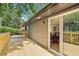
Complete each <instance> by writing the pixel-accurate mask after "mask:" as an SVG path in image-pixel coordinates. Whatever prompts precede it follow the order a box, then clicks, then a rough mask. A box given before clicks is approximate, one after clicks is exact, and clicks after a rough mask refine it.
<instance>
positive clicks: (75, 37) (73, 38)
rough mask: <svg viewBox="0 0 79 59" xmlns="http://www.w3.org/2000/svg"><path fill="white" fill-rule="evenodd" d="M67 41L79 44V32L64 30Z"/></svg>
mask: <svg viewBox="0 0 79 59" xmlns="http://www.w3.org/2000/svg"><path fill="white" fill-rule="evenodd" d="M63 39H64V41H65V42H69V43H74V44H79V32H64V37H63Z"/></svg>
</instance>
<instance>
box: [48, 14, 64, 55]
mask: <svg viewBox="0 0 79 59" xmlns="http://www.w3.org/2000/svg"><path fill="white" fill-rule="evenodd" d="M56 17H59V33H60V35H59V52H57V51H55V50H53V49H51V48H50V28H51V27H50V20H51V19H53V18H55V17H50V18H48V49H49V50H51V51H52V52H54V53H56V54H57V55H63V16H56ZM60 39H61V40H60Z"/></svg>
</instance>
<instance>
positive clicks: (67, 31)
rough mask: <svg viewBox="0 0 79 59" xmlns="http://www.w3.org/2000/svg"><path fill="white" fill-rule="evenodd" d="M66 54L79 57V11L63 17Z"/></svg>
mask: <svg viewBox="0 0 79 59" xmlns="http://www.w3.org/2000/svg"><path fill="white" fill-rule="evenodd" d="M63 21H64V33H63V34H64V54H66V55H71V56H72V55H79V11H78V12H74V13H73V12H72V13H70V14H66V15H64V16H63Z"/></svg>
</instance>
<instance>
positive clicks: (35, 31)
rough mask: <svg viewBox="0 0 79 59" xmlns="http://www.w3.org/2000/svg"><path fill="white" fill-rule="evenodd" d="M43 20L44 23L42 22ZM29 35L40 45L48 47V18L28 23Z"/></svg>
mask: <svg viewBox="0 0 79 59" xmlns="http://www.w3.org/2000/svg"><path fill="white" fill-rule="evenodd" d="M43 21H44V22H45V23H44V24H43V23H42V22H43ZM29 36H30V38H32V39H34V40H35V41H37V42H38V43H40V44H41V45H43V46H45V47H48V20H47V19H44V20H43V19H42V20H40V21H37V22H35V23H33V24H30V25H29Z"/></svg>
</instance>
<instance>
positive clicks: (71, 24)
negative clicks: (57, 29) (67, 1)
mask: <svg viewBox="0 0 79 59" xmlns="http://www.w3.org/2000/svg"><path fill="white" fill-rule="evenodd" d="M63 18H64V31H71V32H76V31H79V12H75V13H72V14H69V15H64V17H63Z"/></svg>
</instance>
